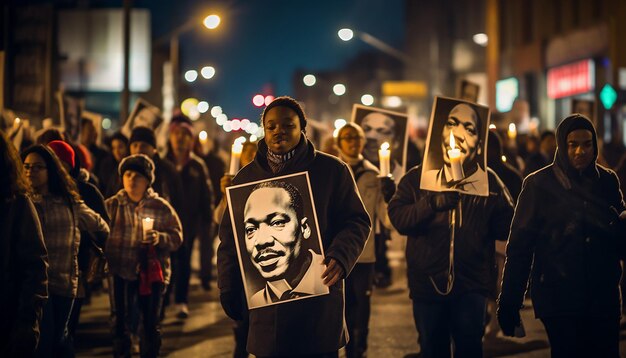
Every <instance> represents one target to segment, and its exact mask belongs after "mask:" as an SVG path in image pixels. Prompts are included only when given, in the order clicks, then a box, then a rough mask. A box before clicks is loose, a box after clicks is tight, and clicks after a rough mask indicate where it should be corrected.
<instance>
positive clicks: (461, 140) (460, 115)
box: [441, 103, 480, 166]
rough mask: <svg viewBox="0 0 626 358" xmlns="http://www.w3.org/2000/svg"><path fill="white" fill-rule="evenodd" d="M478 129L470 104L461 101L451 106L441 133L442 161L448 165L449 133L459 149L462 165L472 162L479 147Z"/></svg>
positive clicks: (476, 119)
mask: <svg viewBox="0 0 626 358" xmlns="http://www.w3.org/2000/svg"><path fill="white" fill-rule="evenodd" d="M479 131H480V128H479V126H478V118H477V115H476V112H475V111H474V109H473V108H472V107H471V106H469V105H467V104H464V103H461V104H457V105H456V106H455V107H454V108H452V110H451V111H450V114H449V115H448V120H447V121H446V124H445V125H444V126H443V131H442V133H441V136H442V138H441V140H442V141H441V150H442V152H443V161H444V163H445V164H446V165H448V166H449V165H450V157H449V156H448V150H450V149H451V147H450V133H452V134H453V135H454V140H455V142H456V148H459V149H460V151H461V162H462V163H463V165H464V166H467V165H468V164H470V163H472V162H473V161H474V160H475V158H476V152H477V151H478V149H479V148H478V145H479V143H480V138H479Z"/></svg>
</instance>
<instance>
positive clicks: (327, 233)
mask: <svg viewBox="0 0 626 358" xmlns="http://www.w3.org/2000/svg"><path fill="white" fill-rule="evenodd" d="M465 112H467V113H469V114H468V115H467V116H466V117H464V116H465V114H463V113H465ZM470 112H471V111H465V109H464V108H460V107H459V108H456V107H455V109H453V110H452V111H451V112H450V116H451V118H452V117H453V119H454V120H449V121H448V122H447V123H448V124H446V125H445V126H444V128H443V131H444V136H443V138H447V137H448V135H449V136H454V137H455V138H456V140H457V141H459V143H461V148H462V149H463V156H464V158H469V159H470V160H467V161H465V162H464V164H463V169H464V172H465V175H466V176H467V177H470V176H471V175H472V174H473V173H475V172H476V171H478V170H483V171H484V172H486V177H487V180H488V188H489V190H488V195H487V196H477V195H470V194H467V193H464V192H459V191H455V190H450V191H448V190H443V191H431V190H426V189H422V185H421V181H422V166H421V164H419V161H414V163H412V164H410V165H409V166H408V168H409V169H408V170H407V171H406V173H405V174H403V175H402V176H401V177H393V176H392V175H388V176H381V175H380V173H379V170H378V167H379V166H378V165H379V163H378V157H377V156H376V155H373V156H364V154H366V153H365V152H364V148H366V146H368V147H373V148H378V147H380V144H381V142H382V140H381V139H380V138H377V137H376V135H375V134H372V133H370V132H369V130H370V129H371V128H369V127H368V128H365V125H364V126H363V128H362V127H361V126H359V125H357V124H355V123H348V124H346V125H345V126H343V127H342V128H340V129H339V130H338V131H337V133H336V136H335V137H334V139H333V141H334V142H333V145H332V146H331V147H332V148H333V149H332V150H331V149H329V150H327V152H329V153H325V152H322V151H319V150H317V149H316V148H315V146H314V144H313V142H312V141H311V140H309V139H308V138H307V135H306V126H307V117H306V114H305V113H304V111H303V109H302V107H301V106H300V104H299V103H298V102H297V101H296V100H294V99H292V98H289V97H278V98H276V99H275V100H274V101H273V102H271V103H270V104H269V105H268V106H266V107H265V109H264V110H263V112H262V114H261V125H262V127H263V131H264V137H263V138H262V139H261V140H259V141H258V143H251V142H247V143H245V144H244V146H243V151H242V154H241V159H240V167H241V169H240V170H239V171H238V172H237V174H236V175H229V174H225V164H224V161H223V160H222V159H221V158H220V157H219V155H218V154H217V149H218V148H217V145H214V146H213V148H212V149H208V150H207V148H206V147H204V146H203V145H202V143H200V141H199V140H198V135H197V133H196V131H195V129H194V127H193V123H192V122H191V121H190V120H189V119H188V118H187V117H186V116H184V115H182V114H180V115H176V116H174V117H173V118H172V119H171V121H170V123H169V124H168V125H169V127H168V131H167V135H168V141H167V148H166V149H165V151H164V152H163V153H159V152H158V151H157V138H156V136H155V132H154V130H153V129H152V128H148V127H142V126H138V127H135V128H133V129H132V132H131V133H130V137H126V136H125V135H124V134H122V133H119V132H118V133H115V134H114V135H113V136H111V137H110V138H109V139H108V141H107V148H105V147H101V146H100V145H98V144H97V143H96V140H95V133H96V131H95V128H94V124H93V123H92V122H91V121H89V120H87V119H85V120H83V122H82V126H81V127H82V130H81V137H80V140H78V141H72V140H71V139H70V138H68V137H67V136H66V135H65V133H62V132H61V131H59V130H57V129H48V130H46V131H44V132H43V133H39V135H38V136H37V138H34V140H33V141H32V142H30V143H29V141H27V140H26V141H23V142H22V145H21V147H20V148H16V147H15V146H14V144H13V142H12V141H11V140H9V139H8V137H7V136H6V135H5V134H4V133H2V135H0V172H1V173H3V174H2V175H0V196H1V199H2V200H1V201H0V221H1V223H0V238H1V243H0V265H1V267H2V272H3V274H2V286H3V287H4V288H5V289H4V290H3V292H4V293H2V294H1V295H0V330H2V332H1V333H2V334H0V356H7V357H8V356H16V357H17V356H19V357H22V356H37V357H73V356H74V347H73V346H74V337H75V335H76V329H77V327H78V325H79V323H80V312H81V308H82V307H83V306H84V305H85V304H88V303H89V301H90V297H91V295H92V294H94V293H95V292H101V291H103V290H104V291H107V292H108V295H109V298H110V300H109V301H110V311H111V315H110V317H111V318H110V320H111V338H112V345H113V347H112V348H113V354H114V356H116V357H130V356H132V355H133V354H134V353H140V354H141V356H142V357H157V356H159V354H160V347H161V340H162V338H161V321H162V320H163V318H164V315H165V312H166V311H165V307H166V306H168V305H171V304H173V305H175V308H174V310H173V311H174V312H175V313H176V316H177V318H178V319H181V320H184V319H186V318H187V317H188V316H189V314H190V312H189V309H188V303H189V302H188V298H189V290H190V285H189V282H190V276H191V272H192V270H191V252H192V248H193V245H194V241H195V240H196V239H198V240H199V244H200V252H201V255H200V256H201V257H200V262H201V269H200V279H201V283H202V287H203V288H204V289H205V290H211V282H212V280H214V279H216V280H217V285H218V288H219V297H220V302H221V305H222V308H223V310H224V312H225V313H226V314H227V315H228V316H229V317H230V318H232V319H233V321H234V329H233V332H234V337H235V349H234V352H235V353H234V355H235V357H247V356H248V354H254V355H255V356H257V357H301V356H306V357H338V356H339V350H340V349H342V348H344V347H345V352H346V356H347V357H350V358H352V357H365V356H366V355H367V350H368V336H369V318H370V307H371V295H372V291H373V288H374V286H380V287H385V286H388V285H389V279H390V276H389V271H390V270H389V267H388V263H387V262H386V257H385V250H384V248H385V247H386V245H387V241H388V240H387V237H388V236H389V232H394V234H399V235H403V236H405V237H406V264H407V278H408V288H409V293H410V299H411V301H412V308H413V312H412V314H413V317H414V321H415V327H416V330H417V332H418V344H419V346H420V350H421V353H420V354H421V356H422V357H427V358H430V357H450V356H454V357H482V356H483V344H484V342H485V341H486V340H487V339H489V338H490V337H494V336H495V335H497V334H499V332H501V334H503V335H505V336H521V335H523V322H522V321H521V318H520V310H521V309H522V307H523V304H524V302H525V300H526V299H528V296H529V297H530V299H531V300H532V305H533V308H534V311H535V316H536V318H537V319H539V320H541V322H542V324H543V325H544V326H545V329H546V332H547V335H548V339H549V343H550V346H551V353H552V356H553V357H592V356H596V357H619V353H620V352H619V330H620V317H621V314H622V306H621V293H620V292H621V290H620V279H621V274H622V268H621V262H622V260H624V259H626V205H625V203H624V198H623V194H622V191H621V190H620V187H622V188H623V187H624V182H625V181H626V173H625V171H626V163H625V162H626V155H624V153H623V151H622V154H621V158H622V159H621V161H617V160H611V161H612V163H608V162H607V160H606V159H608V156H607V157H605V156H603V155H602V154H603V153H601V152H602V150H601V149H602V148H604V147H603V146H602V145H600V144H599V141H598V135H597V133H596V130H595V128H594V125H593V124H592V122H591V121H590V120H589V119H587V118H586V117H584V116H582V115H580V114H572V115H570V116H568V117H567V118H564V119H563V120H562V121H561V122H560V124H559V125H558V127H557V129H556V131H555V132H550V131H546V132H544V133H542V134H541V136H538V137H537V138H529V139H528V140H527V142H526V143H525V145H524V146H523V147H522V146H519V145H518V146H517V147H516V146H515V145H511V143H510V142H509V141H510V138H506V137H504V138H502V137H500V136H499V134H498V133H497V132H496V131H489V132H488V138H480V133H478V132H477V131H476V130H471V128H472V126H474V127H479V125H478V124H477V121H479V119H477V118H476V117H474V116H472V115H471V113H470ZM484 141H486V142H487V144H488V145H487V146H485V149H486V157H487V168H480V166H475V165H474V164H469V163H471V159H473V158H474V157H475V156H476V154H477V153H479V152H480V150H482V149H481V142H483V143H484ZM414 150H415V151H417V149H416V148H414ZM618 152H619V150H618ZM607 154H608V153H607ZM611 156H617V157H618V158H619V157H620V155H619V153H618V154H617V155H616V154H614V153H611ZM504 158H506V161H505V160H504ZM448 159H449V158H448ZM392 165H396V164H395V163H393V164H392ZM449 165H450V161H449V160H446V159H445V158H444V161H443V166H444V167H443V168H441V169H440V170H438V172H439V173H440V174H441V175H439V176H437V180H439V181H441V184H442V185H449V187H453V186H455V185H458V184H459V182H458V181H454V180H452V179H446V175H445V173H449V168H446V166H449ZM610 166H612V167H613V168H614V169H615V170H616V171H617V173H616V171H613V170H611V169H609V167H610ZM391 169H392V170H391V172H392V173H393V172H394V171H393V169H394V168H391ZM301 172H306V173H307V175H308V180H309V184H310V190H311V192H312V193H313V196H314V199H315V200H314V211H315V215H314V216H315V220H314V222H312V219H311V218H310V217H306V214H305V213H304V211H303V209H302V205H303V204H302V195H301V194H300V193H298V190H297V189H296V188H294V187H293V186H292V185H290V184H288V183H287V184H285V183H282V182H281V183H282V184H276V183H275V182H272V181H271V180H272V178H277V177H283V176H288V175H291V174H295V173H301ZM483 174H484V173H483ZM257 182H263V183H261V184H258V185H255V186H254V188H253V189H252V192H251V193H250V194H249V196H248V198H247V199H246V200H245V202H241V203H236V205H237V206H239V207H241V210H242V212H243V217H244V219H245V221H244V222H243V223H237V222H233V216H232V215H231V213H232V209H233V208H230V207H229V206H231V205H233V206H235V203H233V202H232V201H230V200H227V196H228V195H227V188H229V187H233V186H238V185H245V184H246V183H257ZM259 203H260V204H259ZM238 225H242V226H245V228H244V229H243V230H242V232H243V233H244V238H243V241H241V242H245V244H244V245H243V249H242V250H243V252H247V253H249V256H250V257H249V258H246V257H242V255H241V252H238V250H239V247H238V244H237V232H236V230H235V229H234V228H236V227H237V226H238ZM312 226H314V227H312ZM313 229H314V230H317V231H318V232H319V236H320V238H319V239H320V242H321V246H322V249H323V257H322V255H321V254H320V253H316V252H314V251H313V250H310V249H309V250H307V249H305V247H307V246H305V245H304V242H305V241H306V240H307V239H309V238H310V237H312V230H313ZM216 236H217V237H219V247H218V250H217V253H216V254H217V275H215V274H214V272H213V270H212V258H213V256H214V252H213V239H214V238H215V237H216ZM244 260H247V262H242V261H244ZM105 267H106V270H105ZM243 267H250V268H251V270H252V271H253V272H254V273H256V274H258V275H259V277H262V278H265V279H267V283H266V284H265V285H264V286H263V287H261V288H260V289H259V290H258V292H256V293H255V294H254V295H252V296H251V295H249V294H248V293H247V292H246V291H247V285H246V283H245V282H244V279H243V277H244V276H245V274H246V273H245V272H242V268H243ZM313 276H315V277H313ZM315 280H319V282H321V283H322V284H321V285H320V286H322V287H314V286H315V285H314V284H311V283H310V282H314V281H315ZM318 290H319V292H323V294H322V293H320V294H318ZM253 293H254V292H253ZM172 296H173V298H172ZM308 296H310V297H308ZM303 297H304V298H305V299H302V298H303ZM171 300H173V302H171ZM526 302H527V301H526ZM251 303H252V304H253V305H254V307H249V305H250V304H251ZM257 304H258V305H260V306H259V307H257Z"/></svg>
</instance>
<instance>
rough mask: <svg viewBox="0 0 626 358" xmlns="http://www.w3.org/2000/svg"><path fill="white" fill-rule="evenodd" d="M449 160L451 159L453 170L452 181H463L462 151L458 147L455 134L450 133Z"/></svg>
mask: <svg viewBox="0 0 626 358" xmlns="http://www.w3.org/2000/svg"><path fill="white" fill-rule="evenodd" d="M448 158H450V167H451V170H452V180H454V181H459V180H463V178H464V177H465V174H463V165H461V150H460V149H459V148H457V147H456V142H455V140H454V134H452V132H450V150H448Z"/></svg>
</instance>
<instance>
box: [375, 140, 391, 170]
mask: <svg viewBox="0 0 626 358" xmlns="http://www.w3.org/2000/svg"><path fill="white" fill-rule="evenodd" d="M390 157H391V151H390V150H389V143H387V142H385V143H383V144H382V145H381V146H380V149H379V150H378V160H379V162H380V176H383V177H386V176H388V175H389V172H390V164H389V158H390Z"/></svg>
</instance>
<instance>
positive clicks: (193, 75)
mask: <svg viewBox="0 0 626 358" xmlns="http://www.w3.org/2000/svg"><path fill="white" fill-rule="evenodd" d="M196 79H198V71H196V70H189V71H187V72H185V81H187V82H189V83H191V82H194V81H195V80H196Z"/></svg>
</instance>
